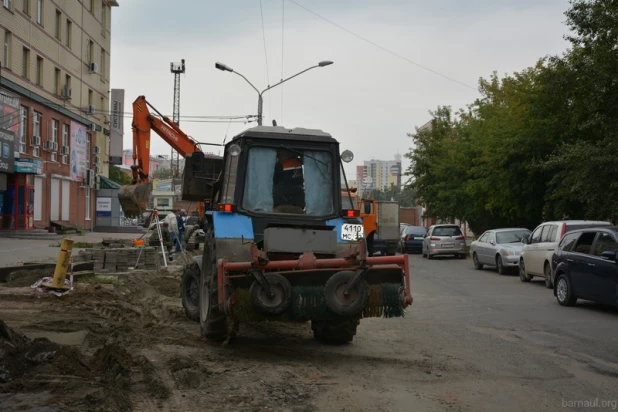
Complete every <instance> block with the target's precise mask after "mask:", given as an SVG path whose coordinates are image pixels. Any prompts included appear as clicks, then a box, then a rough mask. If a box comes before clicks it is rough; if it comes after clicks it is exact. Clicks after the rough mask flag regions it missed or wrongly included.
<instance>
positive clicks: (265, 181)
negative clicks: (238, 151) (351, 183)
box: [243, 147, 334, 216]
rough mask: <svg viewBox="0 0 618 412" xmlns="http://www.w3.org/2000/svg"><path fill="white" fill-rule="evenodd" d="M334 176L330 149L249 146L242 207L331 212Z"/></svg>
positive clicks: (300, 211) (323, 213) (315, 214)
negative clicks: (326, 150)
mask: <svg viewBox="0 0 618 412" xmlns="http://www.w3.org/2000/svg"><path fill="white" fill-rule="evenodd" d="M333 180H334V179H333V157H332V155H331V153H330V152H325V151H318V150H305V149H294V148H288V147H286V148H272V147H252V148H251V149H249V153H248V164H247V175H246V178H245V188H244V195H243V208H244V209H245V210H248V211H252V212H262V213H291V214H306V215H312V216H323V215H328V214H332V213H333V210H334V205H333V204H334V202H333Z"/></svg>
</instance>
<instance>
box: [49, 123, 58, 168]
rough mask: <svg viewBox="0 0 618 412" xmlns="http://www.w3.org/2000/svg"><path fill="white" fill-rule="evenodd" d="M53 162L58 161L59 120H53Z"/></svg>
mask: <svg viewBox="0 0 618 412" xmlns="http://www.w3.org/2000/svg"><path fill="white" fill-rule="evenodd" d="M49 150H50V151H51V159H50V160H51V161H52V162H57V161H58V120H56V119H52V133H51V147H50V148H49Z"/></svg>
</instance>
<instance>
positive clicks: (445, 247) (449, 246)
mask: <svg viewBox="0 0 618 412" xmlns="http://www.w3.org/2000/svg"><path fill="white" fill-rule="evenodd" d="M442 247H443V248H444V249H451V248H453V247H455V245H454V244H452V243H446V244H444V243H442Z"/></svg>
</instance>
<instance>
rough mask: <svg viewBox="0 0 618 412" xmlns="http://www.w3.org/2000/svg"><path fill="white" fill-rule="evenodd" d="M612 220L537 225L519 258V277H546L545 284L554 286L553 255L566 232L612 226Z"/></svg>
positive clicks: (524, 278)
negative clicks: (552, 273)
mask: <svg viewBox="0 0 618 412" xmlns="http://www.w3.org/2000/svg"><path fill="white" fill-rule="evenodd" d="M611 225H612V224H611V223H610V222H602V221H595V220H560V221H556V222H545V223H541V224H540V225H539V226H537V228H536V229H534V231H533V232H532V233H531V234H530V236H529V237H528V238H523V239H522V242H523V243H524V247H523V249H522V252H521V257H520V258H519V279H521V281H522V282H530V280H532V278H533V277H534V276H538V277H542V278H544V279H545V286H547V287H548V288H549V289H552V288H553V287H554V285H553V283H552V280H551V257H552V255H553V254H554V249H556V246H558V243H559V242H560V239H562V236H564V234H565V233H567V232H570V231H572V230H576V229H586V228H589V227H594V226H611Z"/></svg>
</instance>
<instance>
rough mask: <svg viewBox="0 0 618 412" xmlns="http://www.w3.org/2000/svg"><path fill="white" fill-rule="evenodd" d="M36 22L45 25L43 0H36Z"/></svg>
mask: <svg viewBox="0 0 618 412" xmlns="http://www.w3.org/2000/svg"><path fill="white" fill-rule="evenodd" d="M36 22H37V23H39V24H40V25H41V26H42V25H43V0H36Z"/></svg>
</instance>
